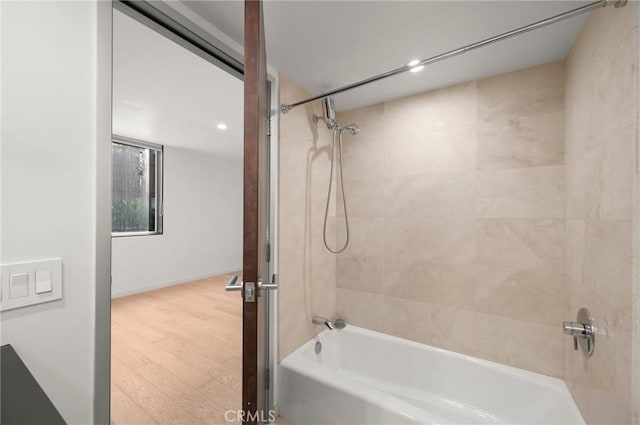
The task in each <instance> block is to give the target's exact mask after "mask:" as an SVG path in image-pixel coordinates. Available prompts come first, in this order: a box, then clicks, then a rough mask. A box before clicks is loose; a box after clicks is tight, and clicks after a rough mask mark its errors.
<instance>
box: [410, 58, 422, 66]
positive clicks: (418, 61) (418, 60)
mask: <svg viewBox="0 0 640 425" xmlns="http://www.w3.org/2000/svg"><path fill="white" fill-rule="evenodd" d="M419 63H420V59H414V60H412V61H410V62H409V63H408V64H407V66H416V65H417V64H419Z"/></svg>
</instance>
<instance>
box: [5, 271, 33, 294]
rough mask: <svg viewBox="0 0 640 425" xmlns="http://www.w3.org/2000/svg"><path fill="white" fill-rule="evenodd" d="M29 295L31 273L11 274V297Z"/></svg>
mask: <svg viewBox="0 0 640 425" xmlns="http://www.w3.org/2000/svg"><path fill="white" fill-rule="evenodd" d="M27 295H29V274H28V273H15V274H12V275H9V298H12V299H13V298H22V297H26V296H27Z"/></svg>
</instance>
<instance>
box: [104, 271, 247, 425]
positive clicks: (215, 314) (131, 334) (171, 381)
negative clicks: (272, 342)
mask: <svg viewBox="0 0 640 425" xmlns="http://www.w3.org/2000/svg"><path fill="white" fill-rule="evenodd" d="M229 277H230V275H222V276H217V277H213V278H208V279H204V280H199V281H195V282H191V283H186V284H182V285H176V286H172V287H169V288H164V289H159V290H155V291H151V292H146V293H143V294H137V295H132V296H128V297H123V298H118V299H114V300H113V302H112V308H111V317H112V318H111V329H112V330H111V341H112V355H111V357H112V359H111V421H112V423H113V424H115V425H142V424H151V425H156V424H157V425H164V424H167V425H198V424H211V425H218V424H227V423H234V422H228V421H226V420H225V412H226V411H227V410H238V409H239V408H240V405H241V389H242V380H241V370H242V363H241V356H242V302H241V299H240V296H239V295H238V292H225V290H224V286H225V284H226V282H227V280H228V279H229Z"/></svg>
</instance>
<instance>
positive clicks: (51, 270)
mask: <svg viewBox="0 0 640 425" xmlns="http://www.w3.org/2000/svg"><path fill="white" fill-rule="evenodd" d="M0 270H1V273H0V274H1V276H2V282H1V293H2V294H3V297H2V299H1V300H0V311H6V310H12V309H14V308H20V307H26V306H29V305H33V304H40V303H46V302H49V301H55V300H59V299H62V260H61V259H60V258H54V259H48V260H38V261H30V262H24V263H13V264H3V265H2V266H0ZM25 276H26V295H25V296H20V297H17V296H18V295H21V294H23V293H24V289H23V286H20V285H21V284H23V283H24V280H25ZM12 281H13V284H12ZM16 284H18V285H16ZM21 291H22V292H21Z"/></svg>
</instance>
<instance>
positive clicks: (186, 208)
mask: <svg viewBox="0 0 640 425" xmlns="http://www.w3.org/2000/svg"><path fill="white" fill-rule="evenodd" d="M133 15H134V16H135V14H133ZM243 102H244V101H243V82H242V80H241V79H240V78H238V76H237V75H232V74H231V73H229V72H228V69H223V68H221V67H218V66H215V65H214V64H212V63H211V62H210V61H208V60H205V59H203V57H202V56H201V55H197V54H195V53H194V52H193V51H192V50H190V49H187V48H185V47H184V46H182V45H180V44H178V43H176V42H175V41H174V40H172V39H170V38H168V37H166V36H165V35H164V34H162V33H160V32H158V31H156V30H155V29H153V28H150V27H149V26H147V25H145V23H143V22H140V20H138V19H134V17H133V16H132V14H131V13H124V12H123V11H121V10H117V9H116V10H114V12H113V135H114V136H113V144H112V172H113V173H112V181H113V188H112V190H113V192H112V197H113V199H112V232H113V233H112V263H111V268H112V304H111V305H112V307H111V346H112V349H111V421H112V423H114V424H116V425H121V424H127V425H129V424H156V423H157V424H161V423H162V424H164V423H190V424H219V423H228V422H231V423H233V422H235V420H236V417H235V416H234V415H233V414H230V413H229V412H237V411H238V410H240V409H241V397H242V302H241V300H240V299H239V297H238V296H237V294H234V293H233V292H225V284H226V283H227V281H228V280H229V279H230V277H231V276H232V275H235V274H240V273H241V270H242V244H243V242H242V238H243V229H242V226H243V223H242V217H243V110H244V107H243Z"/></svg>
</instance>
